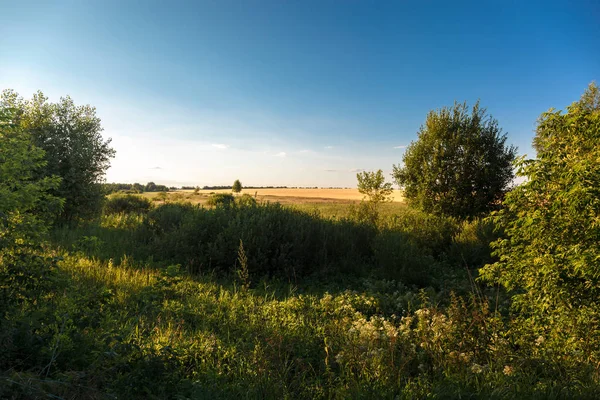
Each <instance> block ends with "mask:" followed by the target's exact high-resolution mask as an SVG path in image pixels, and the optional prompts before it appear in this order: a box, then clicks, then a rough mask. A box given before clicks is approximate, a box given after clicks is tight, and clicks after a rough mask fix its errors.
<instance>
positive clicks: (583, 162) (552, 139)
mask: <svg viewBox="0 0 600 400" xmlns="http://www.w3.org/2000/svg"><path fill="white" fill-rule="evenodd" d="M534 146H535V148H536V150H537V159H535V160H526V161H525V160H521V161H520V163H519V175H520V176H524V177H527V180H526V181H525V182H524V183H523V184H522V185H520V186H518V187H517V188H515V189H514V190H513V191H511V192H510V193H509V194H508V195H507V196H506V199H505V201H504V207H505V208H504V209H502V210H501V211H500V212H499V213H497V214H496V215H494V216H493V220H494V221H495V223H496V224H498V225H499V226H500V227H501V228H502V229H503V230H504V232H505V235H504V237H502V238H500V239H499V240H497V241H496V242H494V243H493V247H494V249H495V255H496V256H498V258H499V260H498V261H497V262H496V263H494V264H491V265H488V266H486V267H485V268H483V269H482V270H481V275H482V278H483V279H485V281H487V282H491V283H495V284H500V285H502V286H504V287H505V288H506V289H507V290H509V291H510V292H511V293H512V294H513V303H514V306H515V308H516V309H517V310H518V311H519V312H520V315H519V319H520V322H521V326H522V327H524V328H525V327H529V328H530V329H529V332H528V334H527V335H525V334H524V335H523V337H524V338H526V337H530V338H531V337H533V338H536V337H541V338H542V339H541V340H542V341H543V342H544V346H543V347H545V348H546V349H547V350H546V351H547V354H548V355H551V356H552V357H556V359H559V358H560V359H561V360H563V361H564V362H566V361H567V360H570V362H571V363H578V362H584V361H585V362H589V363H592V362H593V363H594V364H597V363H598V362H600V351H599V349H600V330H599V329H598V327H599V325H598V321H600V312H598V298H600V275H599V273H598V271H600V241H599V240H598V238H600V224H599V223H598V221H599V219H598V216H599V215H600V190H599V188H600V163H599V162H598V160H600V89H599V88H598V87H597V86H596V85H594V84H592V85H590V86H589V88H588V90H587V91H586V92H585V93H584V95H583V96H582V98H581V100H580V101H578V102H575V103H573V104H572V105H571V106H569V107H568V108H567V112H566V113H564V114H563V113H562V112H561V111H554V110H550V111H548V112H546V113H544V114H542V116H541V118H540V119H539V122H538V126H537V134H536V137H535V139H534ZM540 347H542V346H540Z"/></svg>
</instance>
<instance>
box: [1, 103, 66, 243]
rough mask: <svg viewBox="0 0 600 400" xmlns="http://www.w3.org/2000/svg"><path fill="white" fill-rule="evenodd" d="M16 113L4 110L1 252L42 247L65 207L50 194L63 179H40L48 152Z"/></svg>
mask: <svg viewBox="0 0 600 400" xmlns="http://www.w3.org/2000/svg"><path fill="white" fill-rule="evenodd" d="M15 111H16V110H14V109H9V108H6V107H4V106H2V107H0V251H1V250H2V249H5V248H16V247H17V246H24V245H25V246H27V245H36V244H38V243H39V242H40V240H41V237H42V235H43V234H44V233H45V232H46V230H47V228H48V226H49V220H51V219H52V217H54V215H56V214H58V213H59V212H60V209H61V205H62V201H61V200H59V199H58V198H56V197H54V196H52V195H50V194H49V193H48V192H49V191H50V190H52V189H56V188H57V187H58V185H59V184H60V178H57V177H54V176H53V177H50V176H47V177H43V178H38V171H39V170H40V169H42V168H44V167H45V165H46V161H45V160H44V151H43V150H42V149H39V148H37V147H35V146H34V145H33V143H32V140H31V137H30V136H29V135H28V134H27V133H26V132H24V131H23V129H21V128H20V127H19V126H18V125H17V124H16V123H15Z"/></svg>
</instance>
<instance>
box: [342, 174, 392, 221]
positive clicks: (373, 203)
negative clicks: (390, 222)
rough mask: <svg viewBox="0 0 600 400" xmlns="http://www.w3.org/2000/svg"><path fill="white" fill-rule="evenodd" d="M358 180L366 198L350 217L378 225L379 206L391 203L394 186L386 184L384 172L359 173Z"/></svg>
mask: <svg viewBox="0 0 600 400" xmlns="http://www.w3.org/2000/svg"><path fill="white" fill-rule="evenodd" d="M356 179H357V180H358V184H357V187H358V191H359V192H360V193H361V194H363V195H364V198H363V200H362V202H361V203H360V204H359V205H358V207H353V208H352V209H351V211H350V216H351V218H353V219H355V220H357V221H360V222H367V223H371V224H376V223H377V220H378V219H379V205H380V204H381V203H385V202H388V201H391V200H390V195H391V194H392V192H393V189H392V184H391V183H389V182H385V178H384V176H383V171H382V170H378V171H377V172H368V171H364V172H359V173H358V174H356Z"/></svg>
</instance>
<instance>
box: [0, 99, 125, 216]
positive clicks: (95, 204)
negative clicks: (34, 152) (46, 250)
mask: <svg viewBox="0 0 600 400" xmlns="http://www.w3.org/2000/svg"><path fill="white" fill-rule="evenodd" d="M0 103H1V104H2V106H3V107H10V108H14V109H16V114H15V122H16V123H18V125H19V126H20V127H21V128H22V129H23V130H25V132H27V133H28V134H29V135H30V136H31V138H32V141H33V143H34V144H35V145H36V146H37V147H39V148H40V149H42V150H44V151H45V158H44V159H45V161H46V164H45V165H44V166H43V168H39V169H38V171H37V176H38V178H41V177H51V176H58V177H60V178H61V181H60V185H59V186H58V188H56V189H53V190H52V194H54V195H55V196H57V197H59V198H62V199H64V200H65V202H64V207H63V209H62V213H61V219H62V220H63V221H74V220H78V219H82V218H89V217H91V216H94V215H96V214H98V213H99V212H100V209H101V205H102V199H103V193H102V187H101V185H100V182H101V180H102V179H103V178H104V174H105V172H106V170H107V169H108V167H109V161H110V159H111V158H112V157H114V154H115V152H114V150H113V149H112V148H111V147H110V146H109V145H110V139H109V140H106V141H104V139H103V138H102V126H101V124H100V118H98V117H97V116H96V109H95V108H94V107H91V106H89V105H85V106H77V105H75V103H74V102H73V100H72V99H71V98H70V97H64V98H61V99H60V101H59V102H58V103H49V102H48V98H47V97H45V96H44V95H43V93H41V92H37V93H36V94H34V95H33V97H32V99H31V100H29V101H24V100H23V99H22V98H20V97H19V96H18V95H17V94H16V93H15V92H13V91H10V90H6V91H4V92H3V93H2V97H1V100H0Z"/></svg>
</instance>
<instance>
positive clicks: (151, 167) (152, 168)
mask: <svg viewBox="0 0 600 400" xmlns="http://www.w3.org/2000/svg"><path fill="white" fill-rule="evenodd" d="M148 169H162V167H158V166H156V167H150V168H148Z"/></svg>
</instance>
